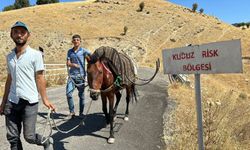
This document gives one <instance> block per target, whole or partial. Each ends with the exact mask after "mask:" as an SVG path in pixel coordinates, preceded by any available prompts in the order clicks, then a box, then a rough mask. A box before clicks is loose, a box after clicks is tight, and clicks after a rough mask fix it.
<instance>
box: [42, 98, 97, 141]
mask: <svg viewBox="0 0 250 150" xmlns="http://www.w3.org/2000/svg"><path fill="white" fill-rule="evenodd" d="M91 104H92V100H91V101H90V104H89V107H88V110H87V112H86V115H85V116H84V118H83V119H82V120H81V121H80V123H79V124H78V125H76V126H75V127H73V128H71V129H69V130H61V129H59V127H58V126H57V125H56V122H55V119H54V118H53V115H51V114H53V111H52V110H51V109H48V113H47V118H46V124H45V127H44V130H43V134H42V142H41V143H42V144H44V143H45V142H46V141H47V140H48V139H49V138H50V137H51V135H52V128H53V127H52V125H54V127H55V128H56V130H57V131H58V132H60V133H63V134H67V133H69V132H71V131H73V130H75V129H76V128H78V127H79V126H81V125H84V121H85V120H86V118H87V115H88V113H89V110H90V107H91ZM51 120H52V122H51ZM48 124H49V125H50V132H49V135H48V136H47V137H46V138H45V132H46V129H47V126H48Z"/></svg>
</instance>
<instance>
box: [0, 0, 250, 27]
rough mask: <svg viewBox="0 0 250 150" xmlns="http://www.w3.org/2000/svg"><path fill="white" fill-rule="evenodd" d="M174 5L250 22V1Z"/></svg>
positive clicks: (184, 0) (3, 2) (2, 1)
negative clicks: (195, 6) (194, 7)
mask: <svg viewBox="0 0 250 150" xmlns="http://www.w3.org/2000/svg"><path fill="white" fill-rule="evenodd" d="M73 1H81V0H60V2H73ZM152 1H153V0H152ZM168 1H170V2H172V3H175V4H178V5H182V6H184V7H188V8H191V9H192V5H193V4H194V3H197V4H198V9H197V10H199V9H201V8H203V9H204V13H205V14H207V15H211V16H215V17H217V18H219V19H220V20H221V21H223V22H226V23H229V24H232V23H240V22H250V10H249V9H250V0H168ZM14 2H15V0H0V10H2V9H3V8H4V7H5V6H8V5H12V4H14ZM30 4H31V5H35V4H36V0H30Z"/></svg>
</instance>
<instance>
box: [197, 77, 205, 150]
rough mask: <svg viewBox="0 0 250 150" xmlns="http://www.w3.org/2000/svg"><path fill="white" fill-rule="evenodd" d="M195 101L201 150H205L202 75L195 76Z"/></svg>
mask: <svg viewBox="0 0 250 150" xmlns="http://www.w3.org/2000/svg"><path fill="white" fill-rule="evenodd" d="M195 99H196V110H197V125H198V144H199V150H204V144H203V124H202V105H201V84H200V74H195Z"/></svg>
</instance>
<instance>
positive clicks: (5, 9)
mask: <svg viewBox="0 0 250 150" xmlns="http://www.w3.org/2000/svg"><path fill="white" fill-rule="evenodd" d="M14 9H16V8H15V6H14V5H9V6H6V7H4V8H3V11H9V10H14Z"/></svg>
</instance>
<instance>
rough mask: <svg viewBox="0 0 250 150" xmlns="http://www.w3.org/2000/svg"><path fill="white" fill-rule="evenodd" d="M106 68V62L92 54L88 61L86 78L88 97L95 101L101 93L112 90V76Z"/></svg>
mask: <svg viewBox="0 0 250 150" xmlns="http://www.w3.org/2000/svg"><path fill="white" fill-rule="evenodd" d="M107 66H108V60H107V59H105V58H99V57H97V56H95V55H94V54H93V55H91V57H90V58H89V59H88V65H87V74H88V75H87V77H88V84H89V89H90V97H91V98H92V99H93V100H97V99H98V96H99V95H100V93H101V92H109V91H111V90H112V88H113V83H114V76H113V74H112V72H111V71H110V69H109V68H108V67H107Z"/></svg>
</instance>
